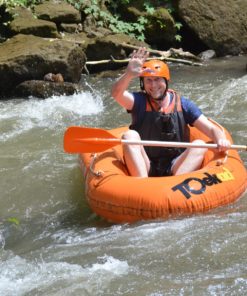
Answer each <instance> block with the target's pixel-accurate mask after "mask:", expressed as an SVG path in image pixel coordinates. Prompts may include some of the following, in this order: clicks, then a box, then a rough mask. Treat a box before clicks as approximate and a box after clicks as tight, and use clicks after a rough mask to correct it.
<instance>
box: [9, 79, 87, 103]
mask: <svg viewBox="0 0 247 296" xmlns="http://www.w3.org/2000/svg"><path fill="white" fill-rule="evenodd" d="M79 91H82V89H81V87H79V86H78V85H77V84H74V83H70V82H51V81H42V80H30V81H24V82H22V83H20V84H19V85H18V86H17V87H16V88H15V90H14V92H13V93H14V95H15V96H19V97H30V96H33V97H36V98H42V99H45V98H49V97H52V96H62V95H67V96H68V95H73V94H75V93H78V92H79Z"/></svg>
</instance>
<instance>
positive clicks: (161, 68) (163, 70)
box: [140, 60, 170, 80]
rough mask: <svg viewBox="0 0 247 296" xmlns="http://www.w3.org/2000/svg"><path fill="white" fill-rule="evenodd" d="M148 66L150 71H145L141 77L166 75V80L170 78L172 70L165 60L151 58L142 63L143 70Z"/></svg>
mask: <svg viewBox="0 0 247 296" xmlns="http://www.w3.org/2000/svg"><path fill="white" fill-rule="evenodd" d="M146 68H149V69H150V71H148V72H143V73H142V74H141V75H140V77H148V76H153V77H164V78H165V79H166V80H170V71H169V68H168V66H167V64H165V63H164V62H162V61H160V60H150V61H147V62H145V63H144V64H143V65H142V69H143V70H144V69H146Z"/></svg>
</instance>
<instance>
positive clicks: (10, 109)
mask: <svg viewBox="0 0 247 296" xmlns="http://www.w3.org/2000/svg"><path fill="white" fill-rule="evenodd" d="M0 108H1V110H2V112H1V114H0V124H1V135H0V140H4V141H6V140H7V139H10V138H13V137H15V136H17V135H19V134H22V133H23V132H26V131H29V130H31V129H33V128H37V127H38V128H40V127H42V128H49V129H54V128H56V127H59V126H65V124H66V122H68V123H70V124H73V123H76V122H78V121H79V119H80V120H81V118H83V117H84V116H90V115H95V114H98V113H100V112H102V111H103V109H104V106H103V101H102V98H101V97H100V96H99V95H97V94H95V93H94V94H92V93H90V92H83V93H79V94H74V95H72V96H53V97H51V98H48V99H46V100H39V99H37V98H30V99H29V100H11V101H8V102H0Z"/></svg>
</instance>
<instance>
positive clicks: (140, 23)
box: [0, 0, 182, 41]
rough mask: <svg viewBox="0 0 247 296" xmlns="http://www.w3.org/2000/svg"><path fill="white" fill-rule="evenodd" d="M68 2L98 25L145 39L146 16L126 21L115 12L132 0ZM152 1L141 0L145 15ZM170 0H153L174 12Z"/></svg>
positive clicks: (6, 1) (24, 1)
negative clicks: (106, 8) (133, 20)
mask: <svg viewBox="0 0 247 296" xmlns="http://www.w3.org/2000/svg"><path fill="white" fill-rule="evenodd" d="M66 1H67V2H68V3H69V4H71V5H73V6H74V7H75V8H76V9H77V10H80V11H83V12H84V13H85V14H86V15H91V16H92V17H93V18H94V20H95V21H96V24H97V25H98V26H100V27H105V28H109V29H110V30H112V31H113V32H114V33H124V34H127V35H129V36H132V37H134V38H136V39H139V40H141V41H144V40H145V34H144V33H145V26H146V25H147V24H148V22H149V21H148V18H147V17H144V16H141V17H139V18H138V19H137V21H136V22H126V21H124V20H122V19H121V17H120V15H119V14H118V13H117V11H118V8H119V7H120V6H121V5H129V4H131V2H133V1H134V0H118V1H115V0H66ZM41 2H42V0H0V5H5V6H6V7H7V9H9V8H12V7H16V6H22V7H29V6H33V5H35V4H38V3H41ZM152 3H154V2H152V1H150V0H143V9H144V10H145V11H146V13H147V15H153V14H154V12H155V7H154V5H153V4H152ZM172 3H173V1H172V0H157V1H155V5H156V6H162V7H165V8H166V9H167V10H168V12H169V13H170V14H173V13H174V8H173V4H172ZM102 4H104V5H107V6H108V8H109V9H110V10H111V11H113V13H112V14H111V13H110V12H108V11H107V10H103V9H102V8H101V6H102ZM158 23H159V26H160V28H165V24H164V23H163V22H162V21H159V22H158ZM181 26H182V24H181V23H178V22H176V23H175V27H176V30H177V32H178V31H179V30H180V28H181ZM174 37H175V39H176V40H177V41H181V36H180V35H178V34H177V35H175V36H174Z"/></svg>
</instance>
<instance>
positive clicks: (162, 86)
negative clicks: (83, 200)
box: [111, 48, 230, 177]
mask: <svg viewBox="0 0 247 296" xmlns="http://www.w3.org/2000/svg"><path fill="white" fill-rule="evenodd" d="M147 57H148V52H147V50H146V49H145V48H139V49H138V50H136V51H134V52H133V53H132V56H131V58H130V61H129V63H128V66H127V69H126V71H125V73H124V74H123V75H122V76H121V77H120V78H119V79H118V80H117V81H116V82H115V83H114V85H113V87H112V92H111V94H112V96H113V98H114V99H115V100H116V101H117V102H118V103H119V104H120V105H121V106H122V107H124V108H125V109H127V110H128V112H130V113H131V115H132V124H131V126H130V130H129V131H127V132H126V133H124V135H123V138H124V139H128V140H141V139H142V140H157V141H162V140H163V141H184V142H185V141H188V140H189V135H188V131H189V130H188V124H190V125H193V126H195V127H196V128H198V129H199V130H200V131H201V132H203V133H204V134H206V135H207V136H208V137H209V138H211V139H212V140H213V141H214V142H215V143H217V145H218V149H219V151H226V150H227V148H228V147H229V146H230V142H229V141H228V140H227V139H226V137H225V134H224V132H223V131H222V130H221V129H220V128H218V127H216V126H215V125H213V124H212V123H211V122H210V121H209V120H208V119H207V118H206V117H205V116H204V115H203V114H202V112H201V111H200V109H198V107H197V106H196V105H195V104H194V103H193V102H191V101H190V100H188V99H185V98H183V97H181V98H180V97H179V95H178V94H177V93H176V92H174V91H172V90H169V89H168V81H169V79H170V73H169V69H168V67H167V65H166V64H165V63H163V62H162V61H158V60H150V61H148V62H145V61H146V59H147ZM135 77H140V85H141V90H142V91H141V92H135V93H131V92H129V91H128V90H127V89H128V87H129V84H130V82H131V80H132V79H133V78H135ZM194 142H196V143H204V142H203V141H202V140H200V139H198V140H196V141H194ZM206 151H207V149H206V148H187V149H186V150H185V149H178V148H164V147H163V148H162V147H145V148H144V147H143V146H141V145H123V152H124V158H125V162H126V165H127V167H128V170H129V173H130V175H131V176H139V177H147V176H169V175H179V174H183V173H188V172H191V171H194V170H196V169H199V168H200V167H201V164H202V161H203V158H204V155H205V153H206Z"/></svg>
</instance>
